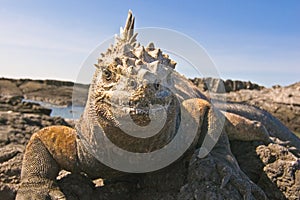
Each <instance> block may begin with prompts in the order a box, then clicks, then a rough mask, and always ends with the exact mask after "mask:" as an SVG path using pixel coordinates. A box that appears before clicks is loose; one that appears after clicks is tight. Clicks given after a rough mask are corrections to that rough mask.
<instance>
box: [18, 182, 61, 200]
mask: <svg viewBox="0 0 300 200" xmlns="http://www.w3.org/2000/svg"><path fill="white" fill-rule="evenodd" d="M31 181H33V182H32V183H31V182H23V183H22V184H21V186H20V188H19V190H18V193H17V197H16V200H32V199H34V200H49V199H51V200H66V197H65V195H64V194H63V193H62V192H61V191H60V190H59V188H58V187H56V186H55V184H54V183H53V182H52V181H50V180H45V181H43V180H39V182H36V181H34V180H31Z"/></svg>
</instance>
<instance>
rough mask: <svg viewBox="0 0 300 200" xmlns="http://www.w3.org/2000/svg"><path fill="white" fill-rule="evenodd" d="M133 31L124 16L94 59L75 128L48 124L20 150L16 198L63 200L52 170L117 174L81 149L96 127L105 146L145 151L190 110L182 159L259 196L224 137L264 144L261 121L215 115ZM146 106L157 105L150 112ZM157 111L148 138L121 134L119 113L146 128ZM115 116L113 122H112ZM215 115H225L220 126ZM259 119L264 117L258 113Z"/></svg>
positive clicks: (245, 192) (106, 175)
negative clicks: (207, 163)
mask: <svg viewBox="0 0 300 200" xmlns="http://www.w3.org/2000/svg"><path fill="white" fill-rule="evenodd" d="M133 26H134V18H133V17H132V14H131V12H129V15H128V19H127V22H126V25H125V28H124V30H123V32H121V35H120V38H118V39H117V44H116V45H115V46H113V47H111V48H110V49H108V50H107V52H106V53H105V54H102V57H101V58H100V59H99V60H98V64H96V67H97V69H96V72H95V74H94V77H93V80H92V83H91V87H90V91H89V96H88V101H87V105H86V108H85V111H84V113H83V115H82V117H81V119H80V122H79V123H78V124H77V126H76V129H71V128H68V127H64V126H53V127H47V128H44V129H42V130H40V131H39V132H37V133H35V134H34V135H33V136H32V138H31V139H30V141H29V143H28V145H27V148H26V152H25V156H24V160H23V166H22V173H21V186H20V189H19V191H18V194H17V197H16V199H17V200H25V199H47V198H51V199H66V198H65V196H64V194H63V193H62V192H61V191H60V190H59V188H58V187H57V186H56V184H55V179H56V177H57V174H58V172H59V170H60V169H66V170H68V171H71V172H72V173H80V172H84V173H86V174H87V175H88V176H89V177H90V178H92V179H93V178H104V179H110V178H114V177H119V176H122V175H125V173H124V172H120V171H117V170H114V169H112V168H109V167H107V166H106V165H104V164H103V163H101V162H100V161H99V160H98V159H96V158H95V157H94V154H93V153H91V151H90V149H87V146H86V144H90V145H92V147H94V148H97V145H101V141H98V140H97V139H96V138H95V135H96V134H97V130H98V129H99V127H101V128H102V129H103V131H104V133H105V134H106V136H107V137H108V138H109V139H110V140H111V141H112V142H113V143H115V144H117V145H118V146H119V147H121V148H123V149H125V150H127V151H131V152H143V153H144V152H152V151H155V150H157V149H160V148H162V147H163V146H164V145H165V144H167V143H169V142H170V141H171V140H172V139H173V137H174V135H175V134H176V130H177V129H178V123H179V120H180V118H179V116H180V111H179V110H180V107H181V108H182V109H185V110H186V112H187V113H190V115H191V117H192V119H193V120H195V121H198V120H199V127H198V132H197V136H196V138H195V141H194V142H193V143H192V145H191V146H190V148H189V149H188V151H187V152H186V153H185V154H184V156H183V158H184V159H188V158H190V156H191V155H193V156H194V157H195V156H196V157H199V158H203V157H206V158H207V157H209V158H211V159H212V160H214V163H215V165H216V166H217V167H216V169H217V170H218V172H219V173H220V174H221V176H222V177H223V179H222V181H221V182H220V187H221V188H225V186H226V185H228V184H229V185H230V184H231V185H233V187H235V188H237V189H238V191H239V193H240V194H241V196H243V197H244V198H245V199H253V198H257V199H265V198H266V196H265V194H264V193H263V191H262V190H261V189H260V188H259V187H258V186H256V185H255V184H254V183H253V182H251V181H250V180H249V178H248V177H247V176H246V175H245V174H244V173H243V172H242V171H241V170H240V168H239V166H238V163H237V161H236V160H235V158H234V156H233V155H232V153H231V151H230V147H229V142H228V138H227V133H226V132H228V136H229V138H230V137H231V138H232V139H237V140H246V141H253V140H261V141H264V142H266V143H269V142H271V141H270V140H269V133H268V130H266V129H265V128H264V124H261V123H259V122H258V121H259V118H253V119H248V118H247V116H245V115H238V114H234V112H233V111H232V112H230V113H229V112H223V113H222V112H220V111H218V110H217V109H216V108H215V107H214V106H213V105H212V104H211V102H210V101H209V100H208V99H207V98H206V97H205V96H204V95H202V94H201V92H200V91H199V90H198V89H197V88H196V87H195V86H193V84H192V83H191V82H189V81H188V80H187V79H186V78H185V77H183V76H181V75H180V74H178V73H177V72H176V71H175V70H174V68H175V65H176V63H175V62H174V61H172V60H170V59H169V58H168V56H167V55H165V54H163V53H162V52H161V50H160V49H156V48H155V47H154V45H153V44H150V45H149V46H148V47H146V48H144V47H141V46H139V44H138V43H137V42H136V39H135V37H136V35H134V34H133ZM166 85H168V87H166ZM154 105H158V106H159V107H156V108H154V107H153V106H154ZM160 109H163V110H165V112H166V115H167V117H166V123H165V125H164V126H163V127H162V129H161V130H160V131H159V132H158V133H157V134H156V135H155V136H152V137H149V138H137V137H133V136H130V135H127V134H124V131H123V130H122V128H120V126H121V125H122V122H120V120H121V118H122V116H124V115H130V117H131V119H132V120H133V122H134V124H136V125H138V126H147V125H148V124H149V123H151V121H152V120H154V121H155V120H160V119H159V118H160V116H154V118H153V119H150V118H151V116H150V113H151V111H153V112H158V111H159V110H160ZM116 113H117V115H119V117H120V116H121V117H120V118H118V117H116V115H114V114H116ZM181 114H182V113H181ZM223 114H224V115H225V117H226V120H225V124H224V125H225V128H224V129H223V122H222V120H221V119H222V116H223ZM260 117H261V118H264V117H267V118H270V117H269V116H268V115H266V114H265V115H261V116H260ZM264 120H265V119H264ZM270 120H271V121H272V120H273V119H270ZM188 132H189V130H186V133H188ZM218 132H219V133H221V136H220V138H219V139H218V141H217V144H216V145H215V146H214V148H213V149H207V150H208V151H210V150H211V152H210V154H208V155H207V154H203V152H202V151H201V148H199V147H200V146H209V145H207V144H209V143H210V142H211V140H213V139H214V137H215V135H219V134H218ZM206 136H209V137H206ZM93 145H94V146H93ZM191 152H192V153H191ZM181 159H182V158H181ZM179 162H180V160H179Z"/></svg>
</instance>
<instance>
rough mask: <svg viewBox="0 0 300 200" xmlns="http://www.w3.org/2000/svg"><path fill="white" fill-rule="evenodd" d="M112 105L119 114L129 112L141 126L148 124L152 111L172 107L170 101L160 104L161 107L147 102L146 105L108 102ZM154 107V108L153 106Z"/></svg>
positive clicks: (156, 111) (155, 111)
mask: <svg viewBox="0 0 300 200" xmlns="http://www.w3.org/2000/svg"><path fill="white" fill-rule="evenodd" d="M106 103H107V104H108V105H109V106H110V107H113V108H114V110H115V111H116V110H117V111H119V113H118V114H120V115H123V114H125V115H126V114H129V115H130V117H131V119H132V120H133V121H134V123H135V124H137V125H139V126H147V125H148V124H149V123H150V122H151V119H150V112H151V113H158V112H159V111H160V110H162V109H163V110H168V109H169V108H170V104H171V103H170V102H168V103H167V104H164V105H161V104H159V105H160V107H152V106H150V105H153V104H147V105H145V106H140V104H139V103H137V104H136V105H132V104H131V103H129V105H117V104H113V103H112V102H109V103H108V102H106ZM151 107H152V108H151Z"/></svg>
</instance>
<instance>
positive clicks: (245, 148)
mask: <svg viewBox="0 0 300 200" xmlns="http://www.w3.org/2000/svg"><path fill="white" fill-rule="evenodd" d="M193 82H194V83H195V84H196V85H198V87H199V88H201V89H202V90H203V91H205V90H207V88H208V87H209V88H213V89H214V91H215V92H218V93H211V92H209V93H208V91H206V93H207V94H208V95H210V96H211V97H212V98H224V96H225V97H226V98H227V100H229V101H236V102H244V103H248V104H251V105H255V106H258V107H261V108H263V109H266V110H267V111H269V112H271V113H272V114H273V115H275V116H276V117H277V118H279V119H280V120H281V121H282V122H283V123H285V124H286V126H287V127H289V128H290V129H291V130H292V131H294V132H296V133H297V132H298V133H299V132H300V117H299V116H300V83H299V82H298V83H295V84H293V85H290V86H287V87H280V86H276V87H273V88H264V87H262V86H259V85H256V84H252V83H250V82H240V81H221V80H216V79H209V80H208V79H206V80H204V81H203V80H200V79H198V80H195V79H194V80H193ZM205 83H209V84H210V86H207V85H205ZM223 83H225V90H224V89H223V90H222V86H220V84H223ZM72 87H73V83H71V82H60V81H32V80H12V79H0V199H7V200H11V199H14V197H15V194H16V191H17V189H18V185H19V181H20V169H21V165H22V156H23V153H24V149H25V145H26V143H27V142H28V140H29V138H30V136H31V135H32V133H34V132H35V131H37V130H39V129H41V128H42V127H45V126H49V125H67V126H73V125H74V122H73V121H66V120H65V119H63V118H60V117H50V116H49V114H50V110H49V109H46V108H43V107H41V106H40V105H39V104H35V103H30V102H22V99H23V98H26V99H32V100H40V101H44V102H50V103H54V104H57V105H68V104H70V103H71V102H72ZM87 87H88V86H84V85H82V86H80V87H79V88H80V89H82V91H81V92H82V93H84V92H86V89H87ZM220 88H221V89H220ZM224 92H226V93H224ZM80 101H81V102H84V99H81V100H80ZM241 147H242V148H241ZM231 149H232V152H233V153H234V155H235V156H236V158H237V160H238V162H239V164H240V167H241V168H242V170H243V171H244V172H245V174H246V175H247V176H248V177H249V178H250V179H251V180H252V181H253V182H254V183H255V184H256V185H258V186H259V187H260V188H261V189H263V190H264V192H265V193H266V195H267V196H268V198H269V199H299V198H300V159H299V157H297V156H296V155H295V154H293V153H291V152H290V151H289V149H287V148H285V147H284V145H281V144H280V143H274V144H273V143H272V144H269V145H265V144H263V143H262V142H241V141H231ZM194 159H195V160H194V161H193V162H191V163H190V165H188V166H181V167H180V168H181V169H180V170H179V169H172V170H173V171H174V176H173V177H164V178H163V179H164V182H168V183H169V184H168V186H169V187H166V185H165V186H164V190H160V191H157V190H155V189H153V188H151V187H150V186H149V187H145V188H142V189H141V187H142V186H141V185H142V183H140V182H136V181H132V182H131V181H128V180H130V179H126V181H124V180H123V181H110V182H109V181H107V182H104V186H102V185H103V181H102V180H101V179H98V180H94V181H91V180H90V179H88V178H87V177H85V176H83V175H82V176H78V175H72V174H68V173H67V172H64V171H63V172H61V174H60V176H59V177H58V183H59V185H60V187H61V188H63V192H64V193H66V194H67V196H68V197H69V199H78V198H75V196H79V197H81V198H80V199H113V200H114V199H146V200H147V199H149V200H150V199H176V195H177V194H178V193H180V198H181V199H219V198H220V196H214V194H216V191H218V192H220V191H221V190H222V189H220V188H219V187H217V185H219V182H218V181H220V180H219V179H220V175H219V174H216V173H215V171H214V170H213V168H211V167H207V166H211V165H209V164H211V162H212V161H211V160H210V158H209V157H208V158H206V159H202V160H199V159H197V158H194ZM186 167H187V168H189V169H190V172H201V173H189V174H185V172H184V171H185V170H183V172H182V168H186ZM179 171H181V172H182V173H179ZM180 176H186V177H187V179H186V180H185V179H182V180H185V182H184V183H181V182H180V181H178V180H180V178H179V177H180ZM171 183H172V184H171ZM173 183H174V184H173ZM157 184H163V183H159V182H158V183H157ZM176 184H177V185H176ZM174 188H175V189H174ZM227 189H228V188H227ZM221 192H222V191H221ZM226 195H227V196H226ZM223 197H227V198H228V199H233V198H235V199H238V198H239V197H240V198H241V196H240V194H239V193H238V191H236V190H234V189H232V193H230V194H225V193H224V195H223Z"/></svg>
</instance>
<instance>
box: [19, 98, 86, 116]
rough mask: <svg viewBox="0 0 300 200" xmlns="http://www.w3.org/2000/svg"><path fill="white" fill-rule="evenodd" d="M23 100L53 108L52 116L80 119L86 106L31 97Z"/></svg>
mask: <svg viewBox="0 0 300 200" xmlns="http://www.w3.org/2000/svg"><path fill="white" fill-rule="evenodd" d="M23 102H31V103H38V104H40V105H41V106H43V107H45V108H48V109H51V110H52V111H51V114H50V116H51V117H57V116H58V117H62V118H65V119H79V118H80V116H81V114H82V113H83V110H84V106H57V105H54V104H51V103H45V102H42V101H35V100H30V99H23Z"/></svg>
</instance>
